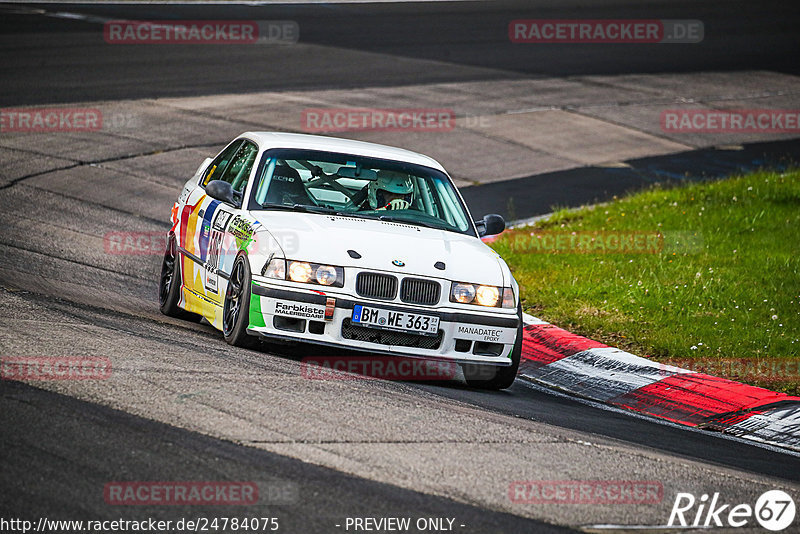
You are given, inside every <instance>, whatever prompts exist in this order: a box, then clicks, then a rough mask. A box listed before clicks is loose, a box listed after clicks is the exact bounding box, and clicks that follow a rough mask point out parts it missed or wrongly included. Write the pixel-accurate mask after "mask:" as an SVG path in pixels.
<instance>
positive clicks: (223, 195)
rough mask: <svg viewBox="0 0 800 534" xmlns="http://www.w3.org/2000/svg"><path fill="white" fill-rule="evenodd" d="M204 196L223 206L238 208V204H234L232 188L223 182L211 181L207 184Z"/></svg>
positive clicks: (234, 196)
mask: <svg viewBox="0 0 800 534" xmlns="http://www.w3.org/2000/svg"><path fill="white" fill-rule="evenodd" d="M206 194H207V195H208V196H210V197H211V198H215V199H217V200H221V201H222V202H224V203H225V204H230V205H231V206H233V207H239V203H238V202H236V194H235V193H234V191H233V187H232V186H231V184H229V183H228V182H226V181H224V180H211V181H210V182H208V185H207V186H206Z"/></svg>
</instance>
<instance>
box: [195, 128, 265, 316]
mask: <svg viewBox="0 0 800 534" xmlns="http://www.w3.org/2000/svg"><path fill="white" fill-rule="evenodd" d="M257 155H258V145H256V144H255V143H254V142H252V141H250V140H249V139H244V140H242V142H241V144H239V145H238V146H237V147H236V150H235V151H234V152H233V153H232V155H231V157H230V159H229V160H228V161H227V163H226V165H225V168H224V170H222V172H221V173H216V171H213V170H210V171H209V174H210V176H209V177H206V179H205V180H204V183H205V184H208V182H209V181H210V180H209V179H208V178H210V177H213V178H211V179H215V180H223V181H225V182H228V183H229V184H231V187H232V188H233V191H234V195H235V196H236V197H237V199H238V200H239V203H240V204H241V203H242V197H243V195H244V192H245V190H246V188H247V184H248V182H249V180H250V174H251V173H252V171H253V167H254V164H255V160H256V156H257ZM207 201H208V203H207V205H205V207H204V209H203V214H202V223H201V228H200V233H199V236H198V254H199V259H200V261H201V262H202V266H203V267H202V270H203V273H202V285H203V292H204V296H205V297H206V298H207V299H209V300H211V301H213V302H214V303H216V304H221V303H222V300H223V298H224V295H223V291H221V289H222V288H221V284H220V280H219V277H220V272H222V275H223V276H226V277H227V275H228V272H227V271H228V270H230V265H231V264H232V262H233V259H234V258H233V257H230V258H229V257H228V256H229V255H235V254H236V250H237V249H236V247H232V246H231V242H232V241H234V238H233V237H232V236H227V237H226V232H227V230H228V227H229V225H230V223H231V221H232V220H234V219H236V218H237V217H241V216H242V215H243V214H244V211H243V210H241V209H240V208H237V207H234V206H231V205H229V204H225V203H224V202H221V201H219V200H216V199H212V198H211V197H207ZM199 216H200V215H199V214H198V217H199ZM226 267H227V268H226Z"/></svg>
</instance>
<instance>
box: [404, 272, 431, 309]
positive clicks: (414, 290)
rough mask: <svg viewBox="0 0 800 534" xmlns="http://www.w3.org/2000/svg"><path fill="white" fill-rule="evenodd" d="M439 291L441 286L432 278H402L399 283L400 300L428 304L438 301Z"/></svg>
mask: <svg viewBox="0 0 800 534" xmlns="http://www.w3.org/2000/svg"><path fill="white" fill-rule="evenodd" d="M440 291H441V286H440V285H439V283H438V282H435V281H433V280H423V279H421V278H404V279H403V282H402V283H401V284H400V300H402V301H403V302H408V303H409V304H422V305H428V306H430V305H432V304H436V303H437V302H439V292H440Z"/></svg>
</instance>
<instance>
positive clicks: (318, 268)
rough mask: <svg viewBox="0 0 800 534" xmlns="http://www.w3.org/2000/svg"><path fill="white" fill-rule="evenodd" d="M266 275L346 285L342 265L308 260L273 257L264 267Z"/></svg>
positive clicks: (302, 281) (293, 280) (315, 282)
mask: <svg viewBox="0 0 800 534" xmlns="http://www.w3.org/2000/svg"><path fill="white" fill-rule="evenodd" d="M264 276H266V277H268V278H276V279H279V280H291V281H292V282H300V283H303V284H318V285H321V286H329V287H342V286H344V269H343V268H342V267H336V266H334V265H325V264H323V263H312V262H308V261H297V260H284V259H278V258H273V259H272V260H270V262H269V263H268V264H267V266H266V267H265V268H264Z"/></svg>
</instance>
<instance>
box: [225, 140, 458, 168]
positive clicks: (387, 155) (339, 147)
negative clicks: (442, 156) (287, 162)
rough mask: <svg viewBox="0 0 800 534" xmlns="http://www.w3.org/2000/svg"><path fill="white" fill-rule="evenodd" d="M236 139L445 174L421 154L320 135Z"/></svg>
mask: <svg viewBox="0 0 800 534" xmlns="http://www.w3.org/2000/svg"><path fill="white" fill-rule="evenodd" d="M239 137H248V138H250V139H252V140H253V141H256V142H257V143H258V144H259V145H261V147H262V148H265V149H270V148H302V149H306V150H320V151H324V152H339V153H343V154H352V155H354V156H367V157H373V158H380V159H388V160H394V161H402V162H405V163H415V164H417V165H424V166H425V167H431V168H434V169H438V170H440V171H442V172H446V171H445V170H444V167H442V165H441V164H440V163H439V162H438V161H436V160H435V159H433V158H431V157H428V156H426V155H424V154H419V153H417V152H412V151H410V150H404V149H402V148H396V147H392V146H387V145H379V144H377V143H367V142H364V141H354V140H352V139H341V138H339V137H326V136H323V135H309V134H295V133H284V132H245V133H243V134H242V135H240V136H239Z"/></svg>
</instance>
